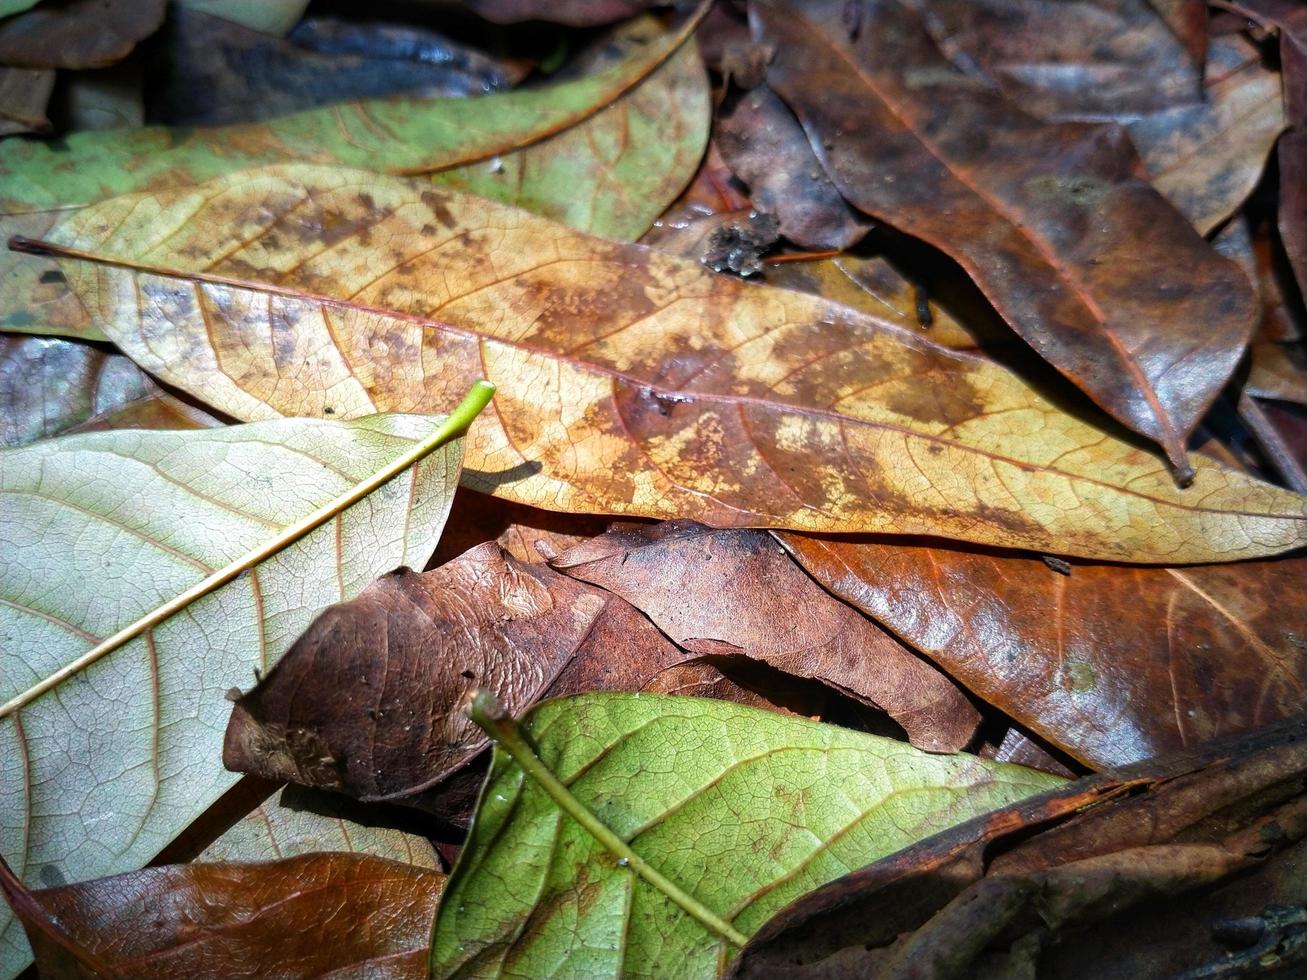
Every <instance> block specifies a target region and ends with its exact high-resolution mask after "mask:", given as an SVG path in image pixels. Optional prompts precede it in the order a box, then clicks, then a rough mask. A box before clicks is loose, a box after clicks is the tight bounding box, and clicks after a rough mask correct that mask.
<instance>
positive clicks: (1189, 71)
mask: <svg viewBox="0 0 1307 980" xmlns="http://www.w3.org/2000/svg"><path fill="white" fill-rule="evenodd" d="M898 2H902V3H904V4H906V5H908V6H910V7H912V8H914V9H915V10H917V11H918V12H919V13H920V14H921V16H922V19H923V22H924V23H925V25H926V28H927V30H928V31H929V32H930V35H931V37H932V38H934V40H935V42H936V43H937V44H938V45H939V46H940V48H941V49H942V50H943V51H944V52H945V53H946V54H947V55H948V56H949V58H950V59H951V60H952V61H953V62H954V63H955V64H957V65H959V66H962V67H964V68H965V69H967V70H969V71H973V72H974V71H977V70H978V71H980V72H983V75H984V77H985V78H987V79H989V80H992V81H993V83H994V84H995V85H997V86H998V88H999V89H1000V90H1001V91H1002V92H1003V94H1004V95H1006V96H1007V97H1008V98H1009V99H1010V100H1011V101H1012V102H1013V103H1014V104H1015V105H1018V106H1020V107H1021V108H1022V109H1024V110H1025V111H1026V112H1029V113H1032V114H1034V115H1037V116H1041V117H1043V118H1045V119H1130V118H1134V117H1136V116H1139V115H1140V114H1143V113H1148V112H1158V111H1161V110H1164V109H1171V108H1174V107H1175V106H1177V105H1186V104H1193V103H1196V102H1199V101H1201V99H1202V91H1201V87H1202V73H1201V65H1202V59H1201V57H1200V58H1198V59H1195V58H1194V57H1193V53H1192V51H1191V48H1190V47H1189V46H1187V45H1192V44H1193V43H1194V42H1193V37H1192V35H1190V38H1189V40H1188V41H1187V42H1186V41H1182V40H1181V38H1180V37H1178V36H1177V35H1176V34H1175V33H1174V32H1173V30H1172V29H1171V27H1170V26H1169V25H1168V23H1167V22H1166V21H1164V20H1162V18H1161V17H1159V16H1158V13H1159V12H1158V11H1157V10H1155V9H1153V8H1152V7H1151V6H1150V4H1149V2H1148V0H1090V2H1076V3H1067V2H1065V0H968V2H966V3H932V2H931V0H898Z"/></svg>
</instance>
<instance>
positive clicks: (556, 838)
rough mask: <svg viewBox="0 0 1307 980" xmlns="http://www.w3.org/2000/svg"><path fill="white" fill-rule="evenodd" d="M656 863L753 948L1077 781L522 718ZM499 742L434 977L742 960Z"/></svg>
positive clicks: (640, 715) (759, 724)
mask: <svg viewBox="0 0 1307 980" xmlns="http://www.w3.org/2000/svg"><path fill="white" fill-rule="evenodd" d="M522 729H523V734H524V735H525V736H526V739H527V740H528V741H529V742H530V743H531V745H533V746H534V749H535V753H536V755H537V756H538V758H539V760H540V761H541V762H543V763H544V765H545V766H546V767H547V768H548V770H550V772H552V773H553V775H554V776H556V777H557V779H558V780H560V781H561V782H562V783H563V784H564V785H565V786H566V787H567V788H568V789H569V790H570V792H571V794H572V796H573V797H574V798H575V799H576V800H577V801H579V802H580V803H581V804H582V805H583V806H584V807H585V808H586V809H587V810H589V811H590V813H592V814H593V815H594V816H596V817H597V818H598V819H599V821H600V822H601V823H602V824H603V825H605V826H606V827H607V828H608V829H609V830H611V831H612V832H614V833H615V834H616V835H617V836H618V837H619V838H620V840H621V841H622V842H625V844H627V845H629V847H630V848H631V849H632V850H633V851H634V852H635V854H636V855H637V856H638V858H640V859H643V861H644V862H647V863H648V864H649V865H651V866H652V867H653V868H654V869H655V871H656V872H657V873H658V874H660V875H662V876H663V877H664V878H665V879H667V880H668V881H670V882H671V883H672V885H673V886H674V887H676V888H679V889H680V890H682V891H683V892H685V893H688V895H689V896H690V897H691V899H693V900H695V901H697V902H698V903H699V904H700V905H701V906H704V907H705V908H706V909H707V910H708V911H709V912H710V913H714V914H715V915H716V916H717V917H719V918H720V919H723V920H725V922H726V923H727V924H728V925H729V926H730V927H732V928H733V929H734V930H735V931H736V932H738V933H740V934H742V935H744V936H749V935H752V934H753V932H755V931H756V930H757V929H758V927H759V926H761V925H762V924H763V923H764V922H765V921H766V920H767V919H768V918H769V917H770V916H771V915H772V914H773V913H774V912H776V911H777V910H779V909H780V908H781V907H783V906H784V905H786V904H787V903H788V902H789V901H791V900H792V899H794V898H797V897H798V896H799V895H802V894H804V893H805V892H807V891H810V890H811V889H813V888H816V887H817V886H819V885H822V884H824V883H826V882H828V881H831V880H832V879H834V878H837V877H839V876H840V875H842V874H846V873H847V872H849V871H852V870H854V869H855V868H859V867H862V866H863V865H865V864H868V863H870V862H871V861H874V860H876V859H877V858H879V857H882V856H884V855H886V854H890V853H893V852H895V851H897V850H899V849H901V848H903V847H906V846H907V845H909V844H912V843H914V842H916V841H918V840H920V839H921V838H923V837H926V836H928V835H930V834H933V833H936V832H938V831H940V830H943V829H945V828H947V827H951V826H953V825H954V824H957V823H960V822H962V821H964V820H967V819H969V818H971V817H974V816H976V815H978V814H981V813H985V812H987V811H989V810H992V809H995V808H997V807H1001V806H1005V805H1007V804H1009V803H1011V802H1014V801H1016V800H1020V799H1023V798H1025V797H1027V796H1030V795H1033V794H1035V793H1038V792H1041V791H1043V790H1047V789H1051V788H1052V787H1054V786H1057V785H1059V784H1060V783H1062V782H1063V780H1062V779H1061V778H1060V777H1057V776H1050V775H1048V774H1046V773H1040V772H1036V771H1034V770H1030V769H1024V768H1021V767H1019V766H1012V765H1007V764H1003V763H994V762H987V761H984V760H981V759H978V758H975V757H973V756H967V755H956V756H941V755H927V754H926V753H923V752H920V751H918V750H916V749H913V748H911V747H910V746H908V745H906V744H905V743H902V742H896V741H894V740H892V739H885V738H880V737H877V736H874V735H866V734H863V733H860V732H855V731H852V730H849V729H844V728H839V727H836V726H833V725H823V724H820V723H817V722H812V721H808V720H806V719H803V718H798V717H795V716H790V715H777V714H773V713H771V712H765V711H760V710H757V709H753V708H745V707H742V706H740V705H733V704H729V703H726V702H721V701H711V700H706V699H698V698H678V697H665V696H659V695H649V694H644V695H629V694H590V695H583V696H581V697H577V698H567V699H560V700H556V701H547V702H545V703H544V704H542V705H540V706H538V707H537V708H536V709H534V710H533V711H532V712H531V713H530V714H529V715H528V716H527V717H526V719H525V720H524V721H523V723H522ZM734 951H735V950H734V948H733V946H732V945H731V943H730V941H729V940H727V939H725V938H724V937H723V936H722V935H720V934H717V933H713V932H710V931H709V930H708V928H707V927H705V926H704V925H702V924H701V923H700V921H699V920H698V919H696V918H693V917H691V915H690V914H687V912H686V911H685V910H684V908H683V907H682V906H680V905H678V904H677V902H676V901H674V900H673V899H672V898H671V897H670V896H669V894H668V893H667V891H665V890H661V889H659V888H655V887H654V886H653V885H652V884H651V883H650V880H649V878H648V877H646V876H644V875H643V874H637V871H636V869H635V867H634V866H633V862H632V861H631V859H629V858H627V859H623V858H619V857H618V856H617V855H616V854H614V853H611V852H610V851H608V850H607V849H605V847H604V846H603V845H601V844H600V843H599V841H598V839H597V838H595V837H594V836H592V835H591V834H590V832H588V831H587V830H586V829H584V828H583V827H582V826H581V824H580V823H578V822H577V821H576V820H574V819H573V818H572V817H571V816H570V815H565V814H564V813H563V811H562V810H561V809H560V808H559V806H558V805H557V804H556V803H555V802H554V800H553V798H551V796H550V795H548V794H547V793H546V792H545V790H544V789H542V787H541V784H540V783H539V782H537V781H535V780H534V779H533V778H532V777H530V776H528V775H527V774H526V773H525V772H524V770H523V769H522V767H521V766H520V765H519V764H518V763H517V762H516V761H514V759H513V758H512V757H511V756H510V755H509V754H508V753H507V752H506V751H505V750H504V749H503V748H502V747H501V746H498V745H497V746H496V748H495V753H494V759H493V762H492V764H491V769H490V773H489V775H488V776H487V779H486V783H485V786H484V788H483V789H482V793H481V800H480V803H479V806H478V811H477V815H476V819H475V821H474V823H473V826H472V830H471V833H470V835H469V837H468V841H467V844H466V845H465V846H464V849H463V852H462V854H461V855H460V857H459V861H458V864H457V865H456V866H455V868H454V871H453V873H452V875H451V876H450V879H449V882H448V884H447V886H446V890H445V893H444V896H443V897H442V900H441V905H440V907H439V909H438V910H437V914H436V923H435V930H434V935H433V939H432V950H431V966H432V975H433V976H435V977H489V976H495V977H500V976H533V977H545V976H570V977H587V978H591V980H597V978H602V977H628V976H630V977H634V976H652V977H715V976H717V975H718V973H719V971H720V970H721V969H722V967H723V966H724V965H725V964H726V962H727V961H728V960H729V958H730V957H731V956H732V955H733V953H734Z"/></svg>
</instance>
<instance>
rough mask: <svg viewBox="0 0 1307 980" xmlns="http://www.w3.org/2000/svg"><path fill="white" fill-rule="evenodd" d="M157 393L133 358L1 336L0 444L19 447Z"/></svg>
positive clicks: (83, 346) (102, 350) (49, 340)
mask: <svg viewBox="0 0 1307 980" xmlns="http://www.w3.org/2000/svg"><path fill="white" fill-rule="evenodd" d="M157 391H159V388H158V386H157V385H155V384H154V382H152V381H151V380H150V379H149V377H148V376H147V375H146V374H145V373H144V372H143V371H141V369H140V368H138V367H137V366H136V365H135V364H133V363H132V360H131V358H129V357H126V356H124V355H122V354H117V353H114V352H112V351H110V350H108V349H106V348H103V347H95V346H92V345H90V344H81V343H77V342H75V341H71V340H63V339H61V338H57V337H30V336H21V335H16V334H0V446H20V445H23V444H24V443H28V442H33V441H35V440H37V439H48V438H49V437H50V436H55V435H58V434H59V433H61V432H63V431H65V430H67V429H69V428H71V427H72V426H75V425H77V424H79V423H81V422H85V421H86V420H87V419H89V418H91V416H93V415H97V414H99V413H101V412H107V411H109V410H111V409H115V408H119V407H121V406H122V405H124V404H126V403H127V402H130V401H134V400H136V399H139V398H145V397H147V396H149V395H151V394H152V393H154V392H157Z"/></svg>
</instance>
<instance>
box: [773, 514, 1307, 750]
mask: <svg viewBox="0 0 1307 980" xmlns="http://www.w3.org/2000/svg"><path fill="white" fill-rule="evenodd" d="M782 541H783V542H784V544H785V546H786V548H788V549H789V550H790V552H791V553H792V554H793V555H794V556H795V557H796V558H797V559H798V560H799V562H800V563H801V564H802V565H803V567H804V568H805V569H807V570H808V572H809V573H810V574H811V575H812V576H813V577H814V578H815V579H817V581H818V582H820V583H821V584H822V585H824V586H825V587H826V588H828V589H830V590H831V591H832V592H834V593H835V595H837V596H839V597H840V598H842V599H844V600H845V601H846V602H849V603H851V604H853V605H854V606H856V607H857V608H858V609H861V610H862V611H863V612H865V613H866V614H867V615H868V616H871V617H872V618H873V619H874V620H876V622H878V623H880V624H881V625H882V626H884V627H885V628H886V629H888V630H890V631H891V632H892V633H894V634H895V635H897V636H898V637H899V638H900V639H901V640H903V641H904V642H905V643H907V644H909V645H911V646H913V647H914V648H916V649H917V650H919V651H921V652H922V653H923V654H924V655H926V656H928V657H930V658H931V659H932V660H934V661H935V662H936V663H937V664H939V665H940V666H941V667H942V668H944V670H946V671H948V673H949V674H950V675H951V676H953V677H956V678H957V679H958V681H959V682H960V683H962V684H963V685H964V686H965V687H967V688H968V689H969V690H971V691H974V692H975V693H976V694H977V695H979V696H980V697H981V698H983V699H985V700H986V701H989V702H990V703H992V704H994V705H996V706H997V707H998V708H1000V709H1001V710H1003V711H1005V712H1007V713H1008V714H1009V715H1011V716H1012V717H1013V718H1014V719H1016V720H1017V721H1018V722H1020V723H1021V724H1022V725H1024V726H1025V727H1026V728H1028V729H1030V730H1031V731H1033V732H1035V733H1036V734H1038V735H1040V736H1042V737H1043V738H1045V739H1047V740H1048V741H1049V742H1050V743H1052V744H1053V745H1055V746H1056V747H1058V748H1060V749H1062V750H1063V751H1064V752H1067V753H1068V754H1070V755H1071V756H1073V757H1074V758H1076V759H1079V760H1080V761H1082V762H1084V763H1086V764H1088V765H1089V766H1091V767H1094V768H1104V767H1110V766H1120V765H1123V764H1125V763H1130V762H1134V761H1137V760H1140V759H1146V758H1149V757H1151V756H1155V755H1160V754H1162V753H1165V752H1168V751H1174V750H1177V749H1180V748H1183V747H1186V746H1191V745H1196V744H1199V743H1201V742H1204V741H1207V740H1209V739H1212V738H1215V737H1217V736H1219V735H1226V734H1234V733H1237V732H1242V731H1246V730H1248V729H1251V728H1255V727H1257V726H1259V725H1263V724H1266V723H1268V722H1272V721H1275V720H1278V719H1280V718H1284V717H1286V716H1289V715H1293V714H1297V713H1299V712H1303V711H1307V629H1304V624H1303V621H1302V617H1301V616H1299V615H1296V614H1294V615H1288V614H1287V612H1288V610H1290V609H1294V610H1296V609H1301V608H1304V606H1307V558H1304V557H1289V558H1285V559H1282V560H1280V561H1266V562H1244V563H1239V564H1229V565H1211V566H1193V567H1184V568H1181V567H1171V568H1121V567H1119V566H1111V565H1084V564H1080V563H1075V564H1072V565H1071V566H1070V572H1069V574H1065V575H1063V574H1059V573H1058V572H1056V571H1054V570H1053V569H1051V568H1049V567H1048V566H1047V565H1045V564H1044V563H1043V562H1042V561H1040V560H1039V559H1038V558H1033V557H1024V556H1017V555H1010V554H1005V553H1002V552H995V551H984V550H981V549H961V548H944V547H938V546H936V545H933V544H931V543H918V542H913V543H905V542H902V541H899V540H889V539H882V540H879V541H877V540H859V541H852V540H836V539H830V538H822V539H817V538H808V537H803V536H800V535H792V534H787V535H784V536H782Z"/></svg>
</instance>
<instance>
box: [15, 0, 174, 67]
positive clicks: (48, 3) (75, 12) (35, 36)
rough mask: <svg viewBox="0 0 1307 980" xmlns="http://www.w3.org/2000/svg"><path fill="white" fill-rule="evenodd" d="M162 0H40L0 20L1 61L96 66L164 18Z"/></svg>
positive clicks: (116, 57)
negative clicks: (28, 7) (40, 0)
mask: <svg viewBox="0 0 1307 980" xmlns="http://www.w3.org/2000/svg"><path fill="white" fill-rule="evenodd" d="M164 6H165V5H164V0H44V2H43V3H40V4H38V5H37V6H35V7H33V8H32V9H31V10H28V11H26V12H25V13H21V14H18V15H16V16H14V17H7V18H5V19H4V20H0V64H6V65H16V66H18V67H19V68H100V67H102V66H104V65H110V64H113V63H114V62H115V61H118V60H120V59H121V58H125V57H126V56H127V55H128V53H129V52H130V51H131V50H132V48H134V47H136V42H137V41H140V40H142V39H143V38H146V37H149V36H150V35H151V34H153V33H154V32H155V31H157V30H158V29H159V25H160V24H162V23H163V14H164Z"/></svg>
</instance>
